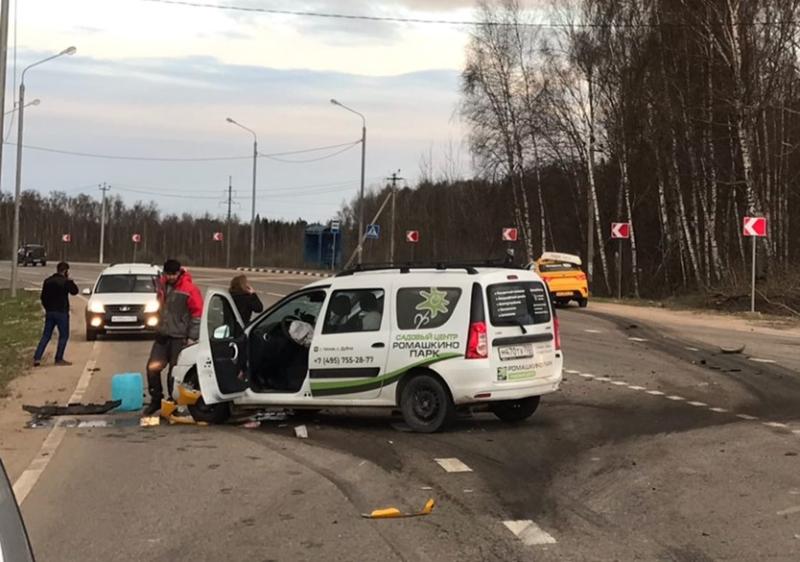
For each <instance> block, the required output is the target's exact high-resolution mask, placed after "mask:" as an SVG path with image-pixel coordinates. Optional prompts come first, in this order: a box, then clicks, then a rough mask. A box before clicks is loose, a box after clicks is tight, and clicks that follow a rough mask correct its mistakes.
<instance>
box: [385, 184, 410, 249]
mask: <svg viewBox="0 0 800 562" xmlns="http://www.w3.org/2000/svg"><path fill="white" fill-rule="evenodd" d="M399 173H400V170H397V171H396V172H394V173H393V174H392V175H391V176H390V177H388V178H385V179H386V180H388V181H390V182H392V226H391V229H390V231H389V263H390V264H392V265H394V242H395V241H394V239H395V222H396V217H397V181H398V180H405V179H406V178H401V177H400V176H398V175H397V174H399Z"/></svg>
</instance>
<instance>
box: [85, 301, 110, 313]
mask: <svg viewBox="0 0 800 562" xmlns="http://www.w3.org/2000/svg"><path fill="white" fill-rule="evenodd" d="M105 311H106V307H105V306H103V303H101V302H90V303H89V312H93V313H95V314H103V313H105Z"/></svg>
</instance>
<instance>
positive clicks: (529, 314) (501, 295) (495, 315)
mask: <svg viewBox="0 0 800 562" xmlns="http://www.w3.org/2000/svg"><path fill="white" fill-rule="evenodd" d="M487 292H488V294H489V316H490V317H491V320H492V325H493V326H518V325H520V324H524V325H531V324H545V323H547V322H550V304H549V301H548V297H547V290H546V289H545V287H544V285H542V284H541V283H539V282H538V281H519V282H517V283H501V284H498V285H490V286H489V288H488V289H487Z"/></svg>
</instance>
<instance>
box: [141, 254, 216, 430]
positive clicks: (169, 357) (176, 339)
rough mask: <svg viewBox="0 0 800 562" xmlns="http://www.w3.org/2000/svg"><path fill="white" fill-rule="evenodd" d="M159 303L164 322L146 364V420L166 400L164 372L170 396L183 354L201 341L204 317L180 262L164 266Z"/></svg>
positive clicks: (198, 295) (194, 287) (196, 292)
mask: <svg viewBox="0 0 800 562" xmlns="http://www.w3.org/2000/svg"><path fill="white" fill-rule="evenodd" d="M158 299H159V302H160V303H161V309H160V310H161V314H160V317H161V320H160V324H159V328H158V335H156V341H155V343H153V349H152V350H151V351H150V358H149V359H148V360H147V386H148V391H149V392H150V404H149V405H147V406H146V407H145V409H144V411H143V412H142V413H143V415H145V416H152V415H154V414H155V413H156V412H158V411H159V410H160V409H161V399H162V398H163V397H164V389H163V387H162V386H161V372H162V371H163V370H164V368H165V367H167V366H168V367H169V370H168V371H167V392H171V391H172V368H173V367H174V366H175V363H176V362H177V360H178V355H179V354H180V352H181V350H182V349H183V348H184V347H186V345H189V344H191V343H194V342H196V341H197V340H198V338H199V337H200V319H201V317H202V316H203V296H202V294H201V293H200V289H198V288H197V285H195V284H194V282H193V281H192V276H191V275H189V272H188V271H186V270H185V269H184V268H182V267H181V264H180V262H179V261H178V260H174V259H169V260H167V261H165V262H164V274H163V276H162V277H161V279H160V280H159V286H158Z"/></svg>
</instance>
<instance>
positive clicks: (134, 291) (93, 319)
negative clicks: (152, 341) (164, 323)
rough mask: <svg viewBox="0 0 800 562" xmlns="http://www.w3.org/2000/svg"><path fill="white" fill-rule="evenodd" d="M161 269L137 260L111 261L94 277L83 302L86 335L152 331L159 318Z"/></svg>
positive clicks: (91, 336) (92, 336) (88, 338)
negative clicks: (85, 301) (113, 262)
mask: <svg viewBox="0 0 800 562" xmlns="http://www.w3.org/2000/svg"><path fill="white" fill-rule="evenodd" d="M160 274H161V270H160V269H159V268H158V267H156V266H154V265H148V264H141V263H124V264H114V265H111V266H110V267H107V268H106V269H105V270H103V272H102V273H101V274H100V277H98V278H97V281H96V282H95V284H94V287H93V288H92V289H84V291H83V294H84V295H86V296H88V297H89V302H88V303H87V305H86V339H87V340H88V341H94V340H95V339H97V336H98V335H103V334H110V333H117V332H126V333H136V332H139V333H141V332H155V331H156V329H157V328H158V322H159V308H160V304H159V301H158V293H157V289H156V288H157V286H158V276H159V275H160Z"/></svg>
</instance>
